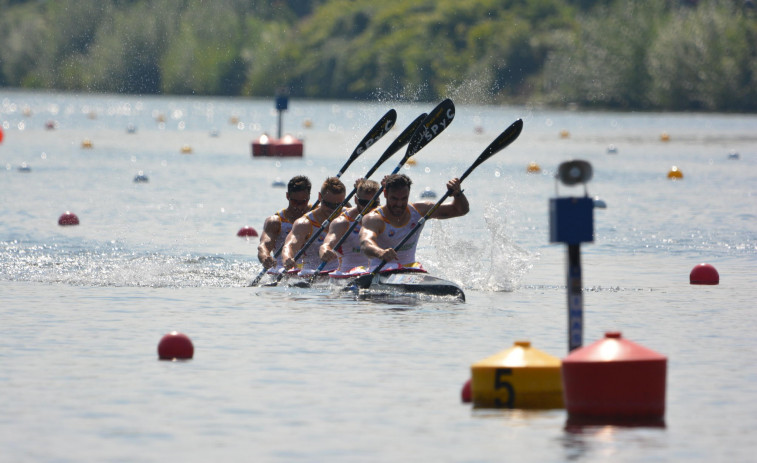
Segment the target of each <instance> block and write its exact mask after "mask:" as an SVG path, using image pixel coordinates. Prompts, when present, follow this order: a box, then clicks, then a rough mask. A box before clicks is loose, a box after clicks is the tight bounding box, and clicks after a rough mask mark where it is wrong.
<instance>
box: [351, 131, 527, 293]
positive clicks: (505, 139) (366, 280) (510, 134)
mask: <svg viewBox="0 0 757 463" xmlns="http://www.w3.org/2000/svg"><path fill="white" fill-rule="evenodd" d="M522 130H523V120H522V119H518V120H517V121H515V122H513V123H512V125H510V127H508V128H507V129H505V131H504V132H502V133H501V134H500V135H499V136H498V137H497V138H495V139H494V141H493V142H491V143H490V144H489V146H487V147H486V149H485V150H484V151H483V152H482V153H481V154H480V155H479V156H478V158H477V159H476V160H475V161H474V162H473V164H472V165H471V166H470V167H469V168H468V170H466V171H465V173H463V175H462V176H461V177H460V182H462V181H463V180H465V178H466V177H467V176H468V175H469V174H470V173H471V172H473V169H475V168H476V167H478V166H479V165H480V164H481V163H482V162H484V161H486V160H487V159H489V158H490V157H492V156H493V155H494V154H496V153H497V152H499V151H501V150H502V149H504V148H505V147H507V145H509V144H510V143H512V142H514V141H515V140H516V139H517V138H518V136H519V135H520V132H521V131H522ZM449 195H450V191H449V190H447V191H446V192H445V193H444V195H443V196H442V197H441V199H439V201H437V202H436V204H434V205H433V206H432V207H431V209H429V210H428V211H427V212H426V214H425V215H424V216H423V217H421V219H420V220H419V221H418V223H417V224H416V226H415V227H414V228H412V229H411V230H410V231H409V232H408V234H407V235H406V236H405V237H404V238H402V241H400V242H399V243H397V245H396V246H394V249H398V248H400V247H402V245H403V244H405V243H406V242H407V240H409V239H410V238H411V237H412V236H413V235H415V233H416V232H417V231H418V230H420V229H421V228H422V227H423V224H424V223H426V220H427V219H428V218H429V217H431V216H432V215H433V214H434V212H436V209H437V208H438V207H439V206H441V204H442V203H443V202H444V201H445V200H446V199H447V198H448V197H449ZM386 264H387V262H386V261H385V260H382V261H381V263H380V264H379V265H378V266H376V268H375V269H373V271H372V272H371V273H369V274H366V275H362V276H359V277H357V278H355V280H354V281H353V282H352V283H351V284H350V285H349V287H351V288H354V287H357V288H361V289H366V288H369V287H370V286H371V283H373V279H374V277H376V275H378V273H379V271H380V270H381V269H382V268H383V267H384V265H386ZM351 288H350V289H351Z"/></svg>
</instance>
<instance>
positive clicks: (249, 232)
mask: <svg viewBox="0 0 757 463" xmlns="http://www.w3.org/2000/svg"><path fill="white" fill-rule="evenodd" d="M237 236H242V237H246V236H258V232H257V231H255V229H254V228H252V227H242V228H240V229H239V231H238V232H237Z"/></svg>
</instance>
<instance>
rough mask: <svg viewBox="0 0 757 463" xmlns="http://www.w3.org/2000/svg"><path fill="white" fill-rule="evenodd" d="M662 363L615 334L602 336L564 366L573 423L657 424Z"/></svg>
mask: <svg viewBox="0 0 757 463" xmlns="http://www.w3.org/2000/svg"><path fill="white" fill-rule="evenodd" d="M667 362H668V360H667V358H666V357H665V356H663V355H661V354H658V353H657V352H654V351H652V350H650V349H647V348H646V347H643V346H640V345H638V344H636V343H633V342H631V341H628V340H626V339H623V338H622V337H621V334H620V332H617V331H614V332H608V333H605V338H604V339H601V340H599V341H597V342H595V343H594V344H591V345H590V346H586V347H582V348H579V349H576V350H574V351H573V352H571V353H570V355H568V356H567V357H566V358H565V359H564V360H563V362H562V377H563V387H564V393H565V408H566V409H567V410H568V413H569V414H570V415H571V416H573V417H577V418H584V417H594V418H597V417H602V418H610V419H631V420H637V419H640V420H651V419H657V420H661V419H662V418H663V416H664V415H665V376H666V372H667Z"/></svg>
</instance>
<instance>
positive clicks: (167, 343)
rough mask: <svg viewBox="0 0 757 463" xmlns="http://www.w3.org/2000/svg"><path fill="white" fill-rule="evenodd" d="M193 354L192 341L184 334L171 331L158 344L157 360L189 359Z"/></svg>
mask: <svg viewBox="0 0 757 463" xmlns="http://www.w3.org/2000/svg"><path fill="white" fill-rule="evenodd" d="M194 353H195V348H194V346H193V345H192V340H190V339H189V337H188V336H187V335H186V334H184V333H179V332H178V331H171V332H170V333H167V334H166V335H165V336H163V338H162V339H161V340H160V343H159V344H158V358H159V359H160V360H177V359H181V360H186V359H191V358H192V356H193V355H194Z"/></svg>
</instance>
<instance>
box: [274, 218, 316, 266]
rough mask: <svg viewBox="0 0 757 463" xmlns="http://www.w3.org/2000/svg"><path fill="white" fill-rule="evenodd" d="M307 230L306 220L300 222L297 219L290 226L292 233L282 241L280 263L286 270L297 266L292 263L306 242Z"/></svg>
mask: <svg viewBox="0 0 757 463" xmlns="http://www.w3.org/2000/svg"><path fill="white" fill-rule="evenodd" d="M309 230H310V224H309V223H308V221H307V220H305V221H302V220H301V219H297V221H296V222H294V225H292V231H290V232H289V235H287V239H286V241H284V249H283V250H282V251H281V261H282V262H283V263H284V267H285V268H286V269H287V270H289V269H290V268H292V267H294V266H295V265H296V264H297V262H295V261H294V256H295V254H297V252H299V250H300V249H302V246H303V245H304V244H305V241H307V238H308V237H307V235H308V231H309Z"/></svg>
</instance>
